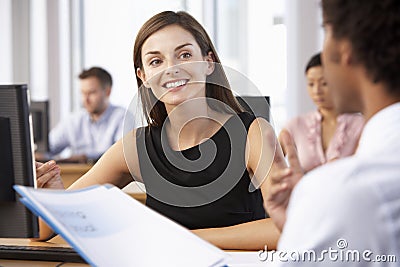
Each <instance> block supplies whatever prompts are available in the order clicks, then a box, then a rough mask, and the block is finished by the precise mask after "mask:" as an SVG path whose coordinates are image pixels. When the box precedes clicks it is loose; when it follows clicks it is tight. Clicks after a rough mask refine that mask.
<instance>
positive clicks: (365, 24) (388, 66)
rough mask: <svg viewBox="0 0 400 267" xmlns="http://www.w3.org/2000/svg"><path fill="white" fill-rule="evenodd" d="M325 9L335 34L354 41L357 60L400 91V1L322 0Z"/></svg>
mask: <svg viewBox="0 0 400 267" xmlns="http://www.w3.org/2000/svg"><path fill="white" fill-rule="evenodd" d="M322 9H323V17H324V23H325V24H329V25H331V26H332V31H333V37H334V38H335V39H338V40H340V39H342V38H344V39H347V40H348V41H349V42H350V43H351V46H352V49H353V51H352V52H353V55H354V60H355V63H359V64H362V65H363V66H365V68H366V70H367V72H368V74H369V75H370V77H371V78H372V80H373V81H374V82H382V83H384V84H385V85H386V87H387V89H388V90H389V92H390V93H392V94H394V95H400V74H399V71H400V1H399V0H369V1H365V0H322Z"/></svg>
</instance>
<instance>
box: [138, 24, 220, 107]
mask: <svg viewBox="0 0 400 267" xmlns="http://www.w3.org/2000/svg"><path fill="white" fill-rule="evenodd" d="M141 52H142V62H143V69H138V70H137V75H138V76H139V78H140V79H141V80H142V81H143V84H144V85H145V86H146V87H147V89H140V90H152V91H153V93H154V95H155V96H156V97H157V98H158V99H160V100H161V101H162V102H164V104H165V105H173V106H175V105H179V104H181V103H183V102H184V101H186V100H189V99H193V98H196V97H205V81H206V76H207V75H210V74H211V73H212V72H213V70H214V64H213V60H212V54H211V53H210V54H209V55H207V56H203V55H202V53H201V49H200V46H199V45H198V44H197V42H196V40H195V39H194V37H193V35H192V34H191V33H190V32H188V31H186V30H185V29H183V28H182V27H180V26H178V25H170V26H167V27H165V28H163V29H161V30H159V31H157V32H155V33H153V34H152V35H150V37H149V38H148V39H147V40H146V41H145V42H144V44H143V46H142V51H141ZM148 88H151V89H148Z"/></svg>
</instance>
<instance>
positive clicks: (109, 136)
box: [49, 67, 125, 162]
mask: <svg viewBox="0 0 400 267" xmlns="http://www.w3.org/2000/svg"><path fill="white" fill-rule="evenodd" d="M79 79H80V89H81V94H82V104H83V107H84V109H82V110H80V111H78V112H76V113H74V114H72V115H71V116H70V117H68V118H67V119H65V120H63V121H61V122H60V123H59V124H58V125H57V126H56V127H55V128H54V129H52V130H51V132H50V136H49V147H50V153H49V154H50V155H51V156H53V157H54V156H56V155H57V154H59V153H61V152H63V151H64V150H65V149H69V151H70V157H69V158H68V159H67V161H68V160H69V161H73V162H75V161H76V162H86V161H88V160H89V161H94V160H97V159H98V158H99V157H100V156H101V155H102V154H103V153H104V152H105V151H106V150H107V149H108V148H109V147H110V146H111V145H112V144H114V143H115V142H116V141H117V140H118V139H120V138H121V137H122V135H123V121H124V115H125V109H123V108H121V107H117V106H114V105H112V104H110V101H109V98H110V94H111V88H112V77H111V75H110V74H109V73H108V72H107V71H106V70H104V69H102V68H99V67H92V68H90V69H87V70H83V71H82V73H81V74H80V75H79Z"/></svg>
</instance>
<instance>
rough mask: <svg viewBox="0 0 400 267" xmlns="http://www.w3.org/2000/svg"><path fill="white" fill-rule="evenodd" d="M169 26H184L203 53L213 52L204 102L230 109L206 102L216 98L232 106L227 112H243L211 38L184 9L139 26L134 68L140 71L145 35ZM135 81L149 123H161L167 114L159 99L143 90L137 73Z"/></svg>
mask: <svg viewBox="0 0 400 267" xmlns="http://www.w3.org/2000/svg"><path fill="white" fill-rule="evenodd" d="M169 25H179V26H180V27H182V28H183V29H185V30H187V31H188V32H190V33H191V34H192V35H193V37H194V38H195V40H196V42H197V44H198V45H199V46H200V49H201V53H202V55H203V56H206V55H208V54H209V52H211V53H212V56H213V60H214V62H215V63H216V64H215V69H214V71H213V73H212V74H210V75H209V76H208V77H207V80H206V98H207V104H208V105H209V106H210V108H212V109H214V110H216V111H220V112H229V108H227V107H226V106H225V105H215V104H214V103H215V102H218V101H208V99H216V100H219V101H221V102H222V103H224V104H226V105H227V106H229V107H230V109H231V111H230V112H232V110H233V111H234V112H236V113H239V112H242V111H243V109H242V107H241V106H240V104H239V103H238V102H237V101H236V98H235V97H234V96H233V94H232V91H231V90H230V85H229V82H228V79H227V77H226V75H225V72H224V70H223V68H222V65H221V61H220V59H219V58H218V55H217V53H216V51H215V48H214V46H213V44H212V42H211V39H210V37H209V36H208V34H207V32H206V31H205V30H204V28H203V27H202V26H201V25H200V23H199V22H197V21H196V19H194V18H193V17H192V16H191V15H189V14H188V13H186V12H183V11H179V12H172V11H164V12H161V13H159V14H156V15H155V16H153V17H152V18H150V19H149V20H148V21H147V22H146V23H145V24H144V25H143V26H142V28H141V29H140V30H139V33H138V34H137V37H136V41H135V46H134V49H133V62H134V65H135V70H137V69H138V68H140V69H141V70H142V71H143V62H142V47H143V44H144V42H145V41H146V40H147V38H149V37H150V36H151V35H152V34H153V33H155V32H157V31H159V30H161V29H162V28H164V27H166V26H169ZM136 80H137V84H138V88H139V96H140V100H141V102H142V107H143V112H144V115H145V117H146V120H147V123H148V125H149V126H162V124H163V122H164V120H165V119H166V118H167V116H168V114H167V111H166V109H165V105H164V103H162V102H161V101H159V100H158V99H157V98H156V96H155V95H154V94H153V92H152V91H151V90H150V89H146V88H144V86H142V84H143V82H142V80H141V79H140V78H139V77H138V76H136Z"/></svg>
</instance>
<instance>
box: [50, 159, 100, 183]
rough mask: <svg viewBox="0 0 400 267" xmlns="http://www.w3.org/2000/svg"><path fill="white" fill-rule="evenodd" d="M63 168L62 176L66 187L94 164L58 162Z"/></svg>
mask: <svg viewBox="0 0 400 267" xmlns="http://www.w3.org/2000/svg"><path fill="white" fill-rule="evenodd" d="M58 166H60V169H61V178H62V180H63V183H64V186H65V188H67V187H69V186H70V185H71V184H73V182H75V181H76V180H77V179H78V178H80V177H81V176H82V175H84V174H85V173H86V172H87V171H88V170H90V168H92V166H93V165H92V164H81V163H61V164H58Z"/></svg>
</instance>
